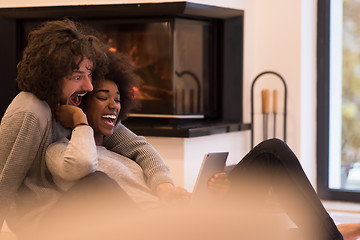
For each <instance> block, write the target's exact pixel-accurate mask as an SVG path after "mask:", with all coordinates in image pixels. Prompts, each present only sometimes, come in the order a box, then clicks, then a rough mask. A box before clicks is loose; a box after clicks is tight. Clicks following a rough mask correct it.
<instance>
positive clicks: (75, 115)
mask: <svg viewBox="0 0 360 240" xmlns="http://www.w3.org/2000/svg"><path fill="white" fill-rule="evenodd" d="M55 118H56V120H57V121H59V122H60V123H61V124H62V125H63V126H64V127H66V128H74V127H75V126H76V125H78V124H80V123H86V124H87V123H88V121H87V117H86V115H85V113H84V112H83V110H82V109H81V108H79V107H75V106H72V105H58V106H57V107H56V109H55Z"/></svg>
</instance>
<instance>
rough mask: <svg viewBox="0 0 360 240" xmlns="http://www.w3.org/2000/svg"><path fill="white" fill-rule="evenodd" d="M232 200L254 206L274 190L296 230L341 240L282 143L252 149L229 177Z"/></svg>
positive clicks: (295, 158) (293, 157)
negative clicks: (270, 190)
mask: <svg viewBox="0 0 360 240" xmlns="http://www.w3.org/2000/svg"><path fill="white" fill-rule="evenodd" d="M229 179H230V180H231V182H232V185H231V191H230V193H231V197H232V200H234V199H237V200H239V201H240V202H246V203H249V202H251V203H252V204H254V205H255V204H257V203H259V202H261V201H262V200H263V199H264V198H266V197H267V194H268V193H269V189H273V191H274V192H275V195H276V196H277V200H278V202H279V203H280V204H281V206H282V207H283V208H284V210H285V211H286V213H287V214H288V216H289V217H290V218H291V219H292V220H293V222H294V223H295V224H296V225H297V227H298V229H299V230H300V231H301V232H303V233H304V234H307V235H308V236H314V239H319V240H321V239H324V240H325V239H326V240H340V239H343V237H342V235H341V233H340V232H339V231H338V229H337V227H336V225H335V223H334V222H333V220H332V218H331V217H330V216H329V214H328V213H327V211H326V210H325V208H324V207H323V205H322V203H321V201H320V199H319V198H318V196H317V194H316V192H315V190H314V189H313V187H312V185H311V183H310V182H309V180H308V178H307V176H306V175H305V173H304V171H303V169H302V167H301V165H300V162H299V160H298V159H297V157H296V156H295V154H294V153H293V152H292V151H291V149H290V148H289V147H288V146H287V145H286V144H285V143H284V142H283V141H281V140H278V139H270V140H266V141H264V142H262V143H260V144H259V145H257V146H256V147H255V148H253V149H252V150H251V151H250V152H249V153H248V154H247V155H246V156H245V157H244V158H243V159H242V160H241V161H240V162H239V163H238V164H237V165H236V166H235V168H234V169H233V170H232V171H231V172H230V173H229Z"/></svg>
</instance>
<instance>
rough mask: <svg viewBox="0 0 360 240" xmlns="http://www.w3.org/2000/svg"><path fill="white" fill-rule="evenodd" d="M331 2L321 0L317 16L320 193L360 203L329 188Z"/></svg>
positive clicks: (354, 195) (353, 194) (355, 194)
mask: <svg viewBox="0 0 360 240" xmlns="http://www.w3.org/2000/svg"><path fill="white" fill-rule="evenodd" d="M330 8H331V0H318V12H317V18H318V22H317V60H316V61H317V66H316V67H317V90H316V91H317V116H316V118H317V139H316V149H317V152H316V158H317V192H318V195H319V197H320V198H321V199H326V200H338V201H352V202H360V191H355V190H354V191H352V190H348V189H330V188H329V150H330V149H329V143H330V138H329V137H330V134H329V131H330V128H329V127H330V51H331V50H330V27H331V26H330V13H331V11H330V10H331V9H330Z"/></svg>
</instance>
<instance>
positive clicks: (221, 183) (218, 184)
mask: <svg viewBox="0 0 360 240" xmlns="http://www.w3.org/2000/svg"><path fill="white" fill-rule="evenodd" d="M230 185H231V182H230V180H229V179H228V177H227V175H226V173H215V174H214V175H213V176H212V177H211V178H210V179H209V180H208V182H207V187H208V189H209V190H211V191H212V192H213V193H214V195H215V196H223V195H225V194H227V193H228V191H229V188H230Z"/></svg>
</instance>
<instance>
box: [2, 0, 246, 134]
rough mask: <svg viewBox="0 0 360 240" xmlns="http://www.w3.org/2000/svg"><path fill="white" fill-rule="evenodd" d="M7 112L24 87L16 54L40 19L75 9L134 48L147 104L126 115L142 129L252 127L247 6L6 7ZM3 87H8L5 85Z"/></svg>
mask: <svg viewBox="0 0 360 240" xmlns="http://www.w3.org/2000/svg"><path fill="white" fill-rule="evenodd" d="M0 17H1V19H0V26H1V29H2V30H3V34H2V35H3V36H7V37H5V38H4V37H2V38H1V40H0V48H1V50H0V54H1V55H0V67H1V68H2V73H3V77H2V80H1V81H2V84H3V85H5V86H7V87H6V88H2V89H3V90H0V91H1V93H0V95H1V96H0V98H1V100H2V101H1V105H0V107H1V109H0V110H1V114H3V113H4V111H5V109H6V106H7V104H8V103H9V102H10V101H11V99H12V98H13V97H14V96H15V94H16V93H17V89H16V84H15V76H16V62H17V61H18V60H19V59H20V57H21V52H22V49H23V47H24V46H25V44H26V42H25V39H26V35H27V33H28V32H29V31H30V30H31V29H32V28H33V27H34V26H35V25H37V24H38V23H39V22H41V21H44V20H49V19H57V18H63V17H69V18H73V19H76V20H79V21H81V22H83V23H85V24H89V25H90V26H92V27H94V28H95V29H97V30H99V31H100V32H101V33H103V36H104V39H105V40H106V41H107V42H108V43H109V45H110V46H111V48H112V50H113V51H120V52H125V53H127V54H129V55H130V57H131V60H132V64H133V65H134V68H135V72H136V74H137V76H138V77H139V80H140V82H141V84H140V87H139V88H138V89H136V92H137V95H136V96H137V97H138V99H139V101H140V102H141V108H139V109H136V110H134V111H133V112H132V113H131V114H130V116H129V118H128V119H127V120H126V121H125V122H124V124H125V125H127V126H128V127H129V128H130V129H132V130H133V131H135V132H136V133H138V134H142V135H153V136H181V137H191V136H201V135H207V134H212V133H218V132H229V131H238V130H242V129H244V128H245V129H248V128H249V125H248V124H244V123H243V121H242V80H243V79H242V75H243V74H242V72H243V20H244V12H243V11H241V10H235V9H228V8H220V7H214V6H208V5H202V4H193V3H187V2H174V3H146V4H118V5H100V6H99V5H96V6H95V5H86V6H59V7H34V8H8V9H0ZM2 91H3V92H4V93H2Z"/></svg>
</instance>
